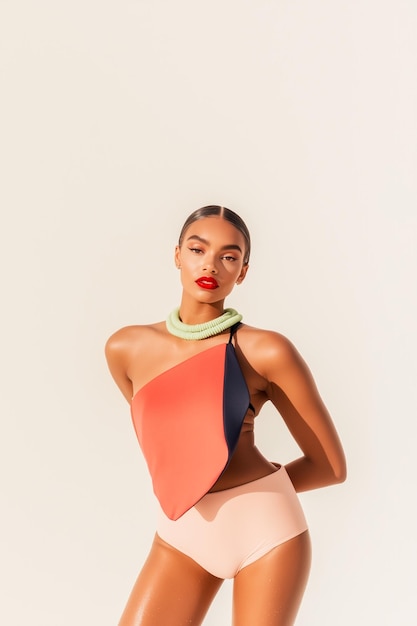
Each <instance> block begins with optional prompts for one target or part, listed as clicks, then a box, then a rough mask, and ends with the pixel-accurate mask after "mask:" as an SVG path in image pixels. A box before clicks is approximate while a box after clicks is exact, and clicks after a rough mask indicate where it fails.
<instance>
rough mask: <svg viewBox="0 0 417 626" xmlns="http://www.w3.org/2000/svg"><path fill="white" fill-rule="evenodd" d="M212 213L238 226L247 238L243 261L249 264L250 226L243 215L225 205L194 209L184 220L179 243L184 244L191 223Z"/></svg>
mask: <svg viewBox="0 0 417 626" xmlns="http://www.w3.org/2000/svg"><path fill="white" fill-rule="evenodd" d="M212 215H217V216H219V217H221V218H223V219H224V220H226V221H228V222H230V223H231V224H233V226H234V227H235V228H237V229H238V230H239V231H240V232H241V233H242V235H243V237H244V239H245V246H246V251H245V255H244V258H243V263H244V264H245V265H247V264H248V263H249V256H250V234H249V230H248V227H247V226H246V224H245V222H244V221H243V220H242V218H241V217H239V215H238V214H237V213H235V212H234V211H231V209H227V208H226V207H224V206H218V205H217V204H212V205H209V206H203V207H201V209H196V210H195V211H193V212H192V213H191V215H189V216H188V217H187V219H186V220H185V222H184V226H183V227H182V229H181V232H180V236H179V240H178V245H179V246H181V245H182V240H183V238H184V233H185V231H186V230H187V228H188V227H189V226H191V224H193V223H194V222H196V221H197V220H201V219H202V218H203V217H210V216H212Z"/></svg>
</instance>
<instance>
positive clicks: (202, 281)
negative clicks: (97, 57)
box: [195, 276, 219, 289]
mask: <svg viewBox="0 0 417 626" xmlns="http://www.w3.org/2000/svg"><path fill="white" fill-rule="evenodd" d="M195 282H196V283H197V285H198V286H199V287H201V288H202V289H217V287H218V286H219V284H218V282H217V280H216V279H215V278H213V277H212V276H201V278H197V280H196V281H195Z"/></svg>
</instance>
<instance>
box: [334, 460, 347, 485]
mask: <svg viewBox="0 0 417 626" xmlns="http://www.w3.org/2000/svg"><path fill="white" fill-rule="evenodd" d="M346 478H347V467H346V459H345V458H344V457H343V458H341V459H339V460H338V462H337V463H335V464H334V465H332V483H333V484H334V485H338V484H340V483H344V482H345V480H346Z"/></svg>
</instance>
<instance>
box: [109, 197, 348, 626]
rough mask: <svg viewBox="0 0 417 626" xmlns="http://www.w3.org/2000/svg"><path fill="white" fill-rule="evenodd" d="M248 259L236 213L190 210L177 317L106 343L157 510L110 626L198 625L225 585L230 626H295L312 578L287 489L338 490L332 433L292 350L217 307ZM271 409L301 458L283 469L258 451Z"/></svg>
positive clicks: (337, 449)
mask: <svg viewBox="0 0 417 626" xmlns="http://www.w3.org/2000/svg"><path fill="white" fill-rule="evenodd" d="M249 254H250V236H249V232H248V229H247V227H246V225H245V224H244V222H243V221H242V220H241V218H240V217H239V216H238V215H237V214H236V213H234V212H233V211H230V210H229V209H226V208H224V207H219V206H208V207H203V208H202V209H198V210H197V211H195V212H194V213H192V214H191V215H190V216H189V217H188V219H187V220H186V222H185V224H184V227H183V229H182V231H181V234H180V237H179V242H178V245H177V246H176V248H175V263H176V266H177V268H178V269H179V270H180V272H181V281H182V288H183V289H182V298H181V303H180V307H179V309H176V310H175V311H173V313H171V315H170V316H169V317H168V319H167V321H166V322H165V321H163V322H158V323H156V324H150V325H146V326H130V327H126V328H122V329H121V330H119V331H117V332H116V333H115V334H114V335H112V336H111V337H110V339H109V340H108V342H107V344H106V356H107V361H108V364H109V368H110V371H111V373H112V375H113V377H114V379H115V381H116V383H117V385H118V386H119V388H120V390H121V391H122V393H123V395H124V396H125V398H126V400H127V401H128V402H129V403H130V404H131V411H132V418H133V423H134V426H135V430H136V434H137V436H138V439H139V443H140V445H141V447H142V450H143V453H144V455H145V459H146V461H147V464H148V467H149V470H150V473H151V477H152V481H153V487H154V491H155V494H156V495H157V498H158V500H159V504H160V512H159V522H158V528H157V533H156V535H155V539H154V542H153V545H152V547H151V550H150V553H149V556H148V558H147V560H146V562H145V564H144V566H143V569H142V571H141V572H140V574H139V577H138V579H137V581H136V584H135V586H134V588H133V590H132V593H131V595H130V598H129V600H128V603H127V606H126V609H125V611H124V613H123V615H122V618H121V621H120V623H119V626H139V625H140V626H185V625H186V624H193V625H197V624H201V623H202V621H203V619H204V615H205V614H206V612H207V610H208V608H209V606H210V603H211V601H212V600H213V598H214V596H215V594H216V592H217V591H218V589H219V587H220V585H221V583H222V580H223V579H225V578H233V579H234V583H233V624H234V626H289V625H290V624H293V623H294V620H295V617H296V614H297V611H298V608H299V605H300V602H301V599H302V596H303V592H304V588H305V585H306V582H307V578H308V573H309V568H310V539H309V534H308V529H307V524H306V521H305V518H304V515H303V512H302V509H301V506H300V503H299V501H298V497H297V495H296V492H300V491H305V490H308V489H316V488H318V487H324V486H326V485H331V484H334V483H339V482H342V481H344V480H345V477H346V466H345V458H344V453H343V450H342V446H341V444H340V441H339V438H338V435H337V433H336V430H335V428H334V425H333V423H332V421H331V418H330V416H329V414H328V412H327V410H326V408H325V406H324V404H323V402H322V400H321V398H320V396H319V393H318V391H317V389H316V386H315V384H314V381H313V378H312V376H311V374H310V372H309V370H308V368H307V366H306V364H305V363H304V361H303V360H302V358H301V357H300V355H299V354H298V353H297V351H296V349H295V348H294V346H293V345H292V344H291V343H290V342H289V341H288V339H286V338H285V337H283V336H282V335H281V334H278V333H275V332H272V331H269V330H260V329H258V328H253V327H250V326H246V325H245V324H241V323H240V319H241V315H239V314H238V313H237V312H236V311H235V310H234V309H225V308H224V302H225V298H226V297H227V296H228V295H229V294H230V293H231V291H232V290H233V287H234V286H235V285H236V284H237V285H239V284H240V283H242V282H243V280H244V279H245V276H246V273H247V271H248V267H249ZM268 400H270V401H271V402H272V403H273V404H274V405H275V407H276V408H277V410H278V412H279V413H280V415H281V416H282V417H283V419H284V420H285V423H286V424H287V426H288V428H289V430H290V432H291V433H292V435H293V436H294V438H295V440H296V442H297V443H298V445H299V447H300V449H301V450H302V456H301V457H300V458H297V459H295V460H294V461H292V462H291V463H288V464H287V465H286V466H285V467H284V466H281V465H280V464H279V463H272V462H270V461H269V460H267V459H266V458H265V457H264V456H263V455H262V454H261V453H260V452H259V450H258V449H257V448H256V447H255V445H254V435H253V424H254V418H255V416H256V415H257V414H258V413H259V411H260V409H261V407H262V406H263V404H265V402H267V401H268Z"/></svg>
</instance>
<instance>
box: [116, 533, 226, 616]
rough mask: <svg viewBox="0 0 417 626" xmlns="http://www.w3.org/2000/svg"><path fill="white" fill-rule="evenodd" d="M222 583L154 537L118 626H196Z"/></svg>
mask: <svg viewBox="0 0 417 626" xmlns="http://www.w3.org/2000/svg"><path fill="white" fill-rule="evenodd" d="M222 582H223V581H222V580H221V579H220V578H216V577H215V576H213V575H212V574H209V573H208V572H206V571H205V570H204V569H203V568H202V567H200V566H199V565H198V564H197V563H196V562H195V561H193V560H192V559H190V558H189V557H187V556H186V555H184V554H182V553H181V552H179V551H178V550H176V549H175V548H173V547H172V546H170V545H169V544H167V543H166V542H165V541H163V540H162V539H160V537H158V535H156V537H155V540H154V542H153V544H152V548H151V551H150V553H149V556H148V558H147V560H146V562H145V564H144V566H143V568H142V571H141V572H140V574H139V576H138V579H137V580H136V583H135V585H134V587H133V589H132V592H131V594H130V597H129V600H128V602H127V605H126V608H125V610H124V612H123V615H122V617H121V619H120V622H119V626H186V625H187V626H189V625H190V624H192V625H193V626H198V625H199V624H201V623H202V621H203V619H204V616H205V614H206V612H207V610H208V608H209V606H210V604H211V602H212V600H213V598H214V596H215V595H216V592H217V591H218V589H219V587H220V585H221V583H222Z"/></svg>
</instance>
